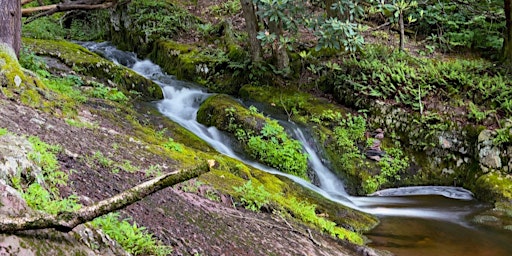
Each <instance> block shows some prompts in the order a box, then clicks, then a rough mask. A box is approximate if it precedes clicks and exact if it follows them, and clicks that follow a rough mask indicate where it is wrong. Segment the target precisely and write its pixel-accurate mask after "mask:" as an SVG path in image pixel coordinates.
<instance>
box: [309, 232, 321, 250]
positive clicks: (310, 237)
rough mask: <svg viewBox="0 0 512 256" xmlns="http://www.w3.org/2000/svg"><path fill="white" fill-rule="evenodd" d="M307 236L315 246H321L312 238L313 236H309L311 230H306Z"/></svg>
mask: <svg viewBox="0 0 512 256" xmlns="http://www.w3.org/2000/svg"><path fill="white" fill-rule="evenodd" d="M308 234H309V239H310V240H311V241H312V242H313V243H314V244H315V245H316V246H322V244H320V243H319V242H317V241H316V240H315V239H314V238H313V235H312V234H311V230H309V228H308Z"/></svg>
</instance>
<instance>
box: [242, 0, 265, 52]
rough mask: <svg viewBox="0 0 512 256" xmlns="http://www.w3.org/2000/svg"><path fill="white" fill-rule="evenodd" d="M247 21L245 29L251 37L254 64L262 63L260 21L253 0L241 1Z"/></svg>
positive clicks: (250, 48) (250, 47)
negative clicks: (259, 37)
mask: <svg viewBox="0 0 512 256" xmlns="http://www.w3.org/2000/svg"><path fill="white" fill-rule="evenodd" d="M240 4H241V5H242V10H243V14H244V19H245V29H246V31H247V34H248V35H249V50H250V51H251V57H252V61H253V62H260V61H261V59H262V57H261V52H262V50H261V44H260V40H258V38H257V35H258V19H257V17H256V12H255V11H254V5H253V4H252V1H251V0H240Z"/></svg>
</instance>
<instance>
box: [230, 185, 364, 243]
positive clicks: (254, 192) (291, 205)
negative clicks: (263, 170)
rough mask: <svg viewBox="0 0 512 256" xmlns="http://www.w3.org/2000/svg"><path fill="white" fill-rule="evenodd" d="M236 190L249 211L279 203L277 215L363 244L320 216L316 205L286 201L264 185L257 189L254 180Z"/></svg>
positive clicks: (294, 200)
mask: <svg viewBox="0 0 512 256" xmlns="http://www.w3.org/2000/svg"><path fill="white" fill-rule="evenodd" d="M234 190H235V192H236V193H238V194H239V195H240V201H241V202H242V205H243V206H244V207H245V208H246V209H248V210H251V211H259V210H260V209H261V208H262V207H263V206H269V205H270V204H271V202H277V203H278V205H280V206H281V207H283V208H282V209H277V210H278V212H277V214H282V215H283V214H284V215H288V214H289V215H291V216H293V217H295V218H297V219H299V220H301V221H303V222H305V223H308V224H311V225H313V226H315V227H317V228H319V229H320V230H321V231H322V232H326V233H327V234H329V235H331V236H334V237H338V238H340V239H347V240H349V241H350V242H352V243H356V244H362V243H363V240H362V238H361V236H360V235H359V234H357V233H355V232H352V231H348V230H346V229H344V228H342V227H339V226H337V224H336V223H335V222H333V221H330V220H328V219H325V218H323V217H320V216H318V215H317V212H316V205H314V204H311V203H308V202H306V201H298V200H297V198H295V197H291V198H286V199H285V198H283V197H282V196H281V195H280V194H271V193H269V192H267V191H266V190H265V188H264V186H263V185H259V186H258V187H255V186H254V185H253V184H252V180H249V181H247V182H246V183H244V185H243V186H239V187H234Z"/></svg>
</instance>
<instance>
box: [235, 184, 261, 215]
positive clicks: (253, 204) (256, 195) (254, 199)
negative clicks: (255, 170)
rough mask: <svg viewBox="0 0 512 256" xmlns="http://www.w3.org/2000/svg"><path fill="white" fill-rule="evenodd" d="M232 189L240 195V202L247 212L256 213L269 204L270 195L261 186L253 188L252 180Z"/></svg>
mask: <svg viewBox="0 0 512 256" xmlns="http://www.w3.org/2000/svg"><path fill="white" fill-rule="evenodd" d="M233 189H234V190H235V192H237V193H239V194H240V201H242V204H243V205H244V207H245V209H247V210H251V211H253V212H257V211H259V210H260V209H261V207H263V206H265V205H268V203H269V202H270V193H269V192H267V191H266V190H265V187H263V185H259V186H258V187H254V186H253V185H252V180H249V181H247V182H246V183H245V184H244V185H243V186H239V187H233Z"/></svg>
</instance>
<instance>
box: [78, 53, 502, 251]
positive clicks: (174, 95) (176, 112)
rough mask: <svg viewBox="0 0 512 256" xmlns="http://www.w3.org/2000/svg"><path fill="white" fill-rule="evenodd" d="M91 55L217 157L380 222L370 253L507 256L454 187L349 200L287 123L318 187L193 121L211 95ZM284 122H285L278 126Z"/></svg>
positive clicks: (477, 205)
mask: <svg viewBox="0 0 512 256" xmlns="http://www.w3.org/2000/svg"><path fill="white" fill-rule="evenodd" d="M82 45H84V46H85V47H87V48H89V49H90V50H92V51H94V52H97V53H99V54H101V55H103V56H104V57H105V58H108V59H110V60H112V61H113V62H115V63H118V64H119V65H125V66H127V67H129V68H131V69H133V70H134V71H136V72H137V73H139V74H141V75H143V76H145V77H147V78H149V79H152V80H153V81H154V82H156V83H157V84H158V85H160V86H161V88H162V90H163V93H164V99H163V100H160V101H157V102H155V107H156V108H157V109H158V110H159V111H160V112H161V113H162V114H164V115H165V116H167V117H168V118H170V119H171V120H173V121H174V122H177V123H179V124H180V125H181V126H183V127H184V128H186V129H188V130H190V131H191V132H193V133H195V134H196V135H197V136H199V137H200V138H201V139H203V140H204V141H206V142H207V143H209V144H210V145H211V146H212V147H213V148H215V149H216V150H217V151H219V152H220V153H222V154H225V155H227V156H230V157H233V158H235V159H239V160H241V161H243V162H245V163H246V164H248V165H251V166H254V167H256V168H258V169H261V170H263V171H266V172H269V173H273V174H276V175H281V176H286V177H288V178H290V179H292V180H293V181H294V182H297V183H298V184H300V185H302V186H304V187H306V188H308V189H311V190H314V191H315V192H317V193H319V194H321V195H323V196H324V197H326V198H328V199H330V200H332V201H335V202H338V203H340V204H343V205H346V206H348V207H351V208H354V209H358V210H361V211H364V212H367V213H370V214H374V215H376V216H378V217H379V219H380V221H381V223H380V224H379V225H378V226H377V227H376V228H375V229H373V230H371V231H370V232H369V233H367V234H365V235H366V236H367V237H368V238H369V239H370V240H371V241H370V242H369V243H368V245H369V246H370V247H374V248H378V249H384V250H388V251H391V252H392V253H394V254H395V255H407V256H410V255H421V256H427V255H432V256H433V255H436V256H437V255H467V256H473V255H480V256H481V255H500V256H501V255H512V239H510V237H508V236H509V235H510V233H506V232H505V231H504V232H501V231H498V230H494V229H490V228H485V227H482V226H478V225H475V224H473V223H471V222H470V220H469V219H470V218H471V216H473V215H475V214H477V213H479V212H481V211H483V210H485V209H488V208H489V207H490V205H488V204H485V203H481V202H478V201H477V200H475V199H473V196H472V194H471V192H470V191H467V190H465V189H463V188H457V187H442V186H422V187H406V188H397V189H387V190H381V191H378V192H377V193H375V194H374V195H373V196H368V197H353V196H350V195H348V194H347V193H346V192H345V190H344V186H343V181H341V180H340V179H339V178H338V177H337V176H335V175H334V174H333V172H332V171H331V170H330V169H329V168H328V167H326V166H325V165H324V163H323V162H322V159H321V157H320V156H319V154H318V153H317V152H316V150H315V148H316V147H315V142H314V140H313V139H312V138H310V137H309V136H307V134H308V133H307V132H306V131H305V130H304V129H303V128H300V127H298V126H296V125H295V124H293V123H287V124H286V127H287V129H288V131H289V133H290V134H292V135H293V136H294V137H295V138H297V139H298V140H300V141H301V143H302V144H303V146H304V150H305V152H306V153H307V154H308V155H309V164H310V166H311V168H312V169H313V170H314V171H315V173H316V175H317V177H318V180H319V183H320V186H319V187H317V186H315V185H313V184H311V183H309V182H307V181H304V180H303V179H301V178H298V177H296V176H293V175H289V174H285V173H282V172H279V171H277V170H275V169H273V168H269V167H267V166H264V165H262V164H259V163H257V162H254V161H251V160H249V159H247V158H245V157H244V156H243V155H241V154H239V153H237V152H235V151H234V150H233V147H232V146H231V141H232V140H231V138H229V137H228V136H227V135H226V134H224V133H222V132H220V131H219V130H217V129H216V128H215V127H205V126H204V125H202V124H200V123H198V122H197V121H196V112H197V109H198V108H199V105H200V104H201V102H203V101H204V100H205V99H206V98H208V97H209V96H211V95H212V94H210V93H207V92H206V90H205V89H204V88H201V87H200V86H197V85H195V84H193V83H189V82H184V81H180V80H177V79H176V78H175V77H174V76H170V75H167V74H165V73H164V72H162V70H161V69H160V67H159V66H157V65H156V64H153V63H152V62H151V61H149V60H139V59H137V57H136V56H135V54H133V53H129V52H123V51H120V50H117V49H116V48H115V47H114V46H112V45H111V44H109V43H83V44H82ZM283 122H284V121H283Z"/></svg>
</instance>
